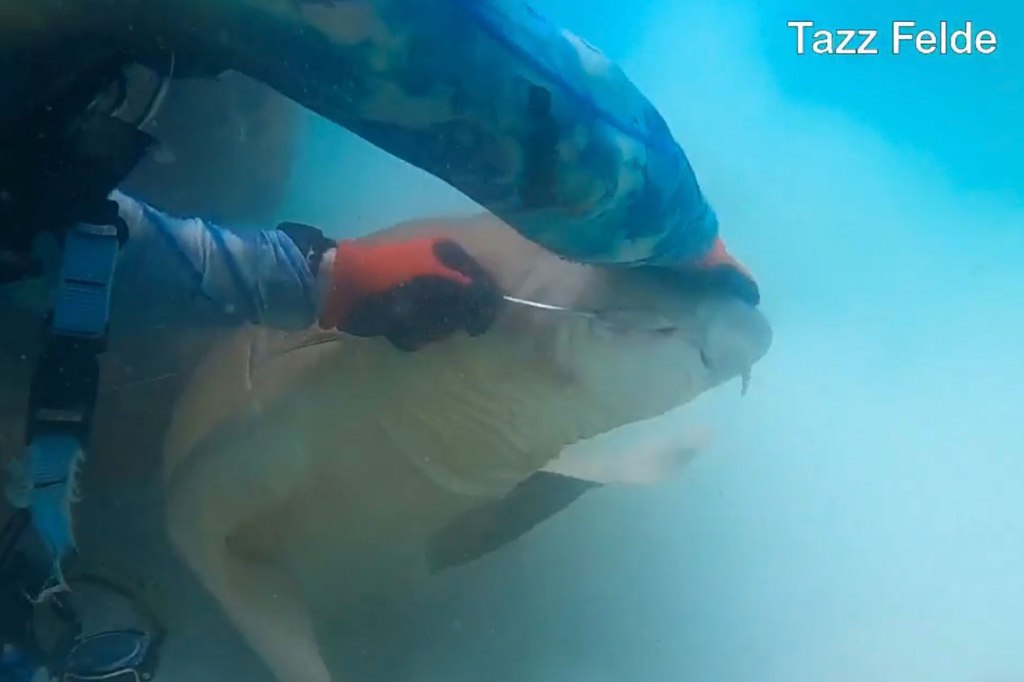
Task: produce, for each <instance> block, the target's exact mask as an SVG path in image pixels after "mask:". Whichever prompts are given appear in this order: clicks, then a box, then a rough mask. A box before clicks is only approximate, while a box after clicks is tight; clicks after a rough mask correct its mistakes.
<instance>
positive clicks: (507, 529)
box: [427, 471, 599, 573]
mask: <svg viewBox="0 0 1024 682" xmlns="http://www.w3.org/2000/svg"><path fill="white" fill-rule="evenodd" d="M598 486H599V484H598V483H593V482H591V481H584V480H580V479H577V478H569V477H566V476H561V475H559V474H554V473H548V472H544V471H539V472H537V473H535V474H533V475H532V476H530V477H529V478H527V479H526V480H525V481H523V482H522V483H520V484H519V485H517V486H516V487H515V488H513V489H512V491H511V492H509V493H508V494H507V495H506V496H505V497H502V498H501V499H499V500H495V501H493V502H488V503H485V504H482V505H480V506H478V507H475V508H473V509H471V510H470V511H468V512H465V513H464V514H462V515H461V516H459V517H458V518H456V519H455V520H454V521H452V522H451V523H449V524H448V525H447V526H445V527H444V528H442V529H441V530H440V531H438V532H437V533H435V534H434V536H433V537H432V538H431V541H430V543H429V545H428V547H427V566H428V567H429V568H430V570H431V572H434V573H437V572H439V571H443V570H445V569H448V568H453V567H456V566H461V565H463V564H467V563H470V562H472V561H476V560H477V559H479V558H481V557H483V556H484V555H486V554H490V553H491V552H494V551H496V550H498V549H501V548H502V547H504V546H505V545H507V544H509V543H510V542H513V541H515V540H517V539H519V538H520V537H522V536H523V535H524V534H526V533H527V532H529V531H530V530H531V529H533V528H534V527H535V526H536V525H537V524H539V523H541V522H543V521H545V520H547V519H549V518H551V517H552V516H554V515H555V514H557V513H558V512H560V511H562V510H563V509H565V508H566V507H568V506H569V505H570V504H572V502H573V501H575V500H576V499H577V498H579V496H580V495H582V494H583V493H585V492H587V491H588V490H591V489H593V488H596V487H598Z"/></svg>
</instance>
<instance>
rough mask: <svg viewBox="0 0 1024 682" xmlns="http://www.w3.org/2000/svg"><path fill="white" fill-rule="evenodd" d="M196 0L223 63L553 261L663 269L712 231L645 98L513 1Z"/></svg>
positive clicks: (698, 249)
mask: <svg viewBox="0 0 1024 682" xmlns="http://www.w3.org/2000/svg"><path fill="white" fill-rule="evenodd" d="M197 1H198V0H194V2H197ZM203 1H204V4H203V7H204V8H205V9H204V12H205V15H204V19H205V21H206V22H207V25H206V27H205V29H195V31H197V32H207V33H210V35H211V36H212V35H217V36H219V37H218V40H220V41H222V42H223V41H225V40H227V41H229V42H231V43H234V44H238V45H244V46H245V47H246V49H244V50H238V51H237V53H236V54H235V55H234V57H232V60H233V64H232V65H233V66H234V67H236V68H238V69H239V70H241V71H244V72H246V73H248V74H249V75H250V76H253V77H255V78H257V79H259V80H261V81H263V82H265V83H267V84H269V85H271V86H272V87H274V88H275V89H277V90H279V91H281V92H282V93H284V94H285V95H287V96H288V97H290V98H292V99H294V100H296V101H298V102H300V103H301V104H303V105H305V106H307V107H309V108H311V109H313V110H315V111H317V112H319V113H320V114H322V115H324V116H325V117H327V118H329V119H331V120H333V121H335V122H337V123H339V124H341V125H343V126H345V127H347V128H348V129H350V130H352V131H353V132H354V133H356V134H358V135H359V136H361V137H363V138H364V139H366V140H368V141H370V142H371V143H373V144H374V145H376V146H378V147H380V148H382V149H384V150H385V151H388V152H390V153H392V154H394V155H396V156H398V157H400V158H402V159H404V160H406V161H408V162H410V163H412V164H414V165H416V166H418V167H420V168H422V169H424V170H426V171H428V172H429V173H431V174H433V175H435V176H437V177H439V178H441V179H443V180H445V181H446V182H448V183H449V184H451V185H452V186H454V187H455V188H456V189H458V190H460V191H462V192H463V193H465V194H466V195H467V196H469V197H470V198H472V199H474V200H475V201H477V202H478V203H479V204H481V205H482V206H484V207H485V208H487V209H489V210H490V211H492V212H493V213H495V214H496V215H498V216H499V217H501V218H502V219H504V220H505V221H506V222H508V223H509V224H511V225H513V226H514V227H515V228H516V229H518V230H519V231H520V232H521V233H523V234H524V235H525V236H526V237H528V238H530V239H532V240H534V241H536V242H538V243H540V244H542V245H544V246H546V247H547V248H549V249H551V250H553V251H555V252H557V253H559V254H561V255H563V256H566V257H569V258H572V259H577V260H583V261H590V262H619V263H638V262H652V263H658V264H676V263H679V262H681V261H683V260H686V259H691V258H695V257H698V256H700V255H703V254H704V253H705V252H706V251H707V250H708V249H709V248H710V247H711V245H712V243H713V241H714V238H715V236H716V235H717V221H716V218H715V215H714V212H713V211H712V209H711V207H710V206H709V205H708V202H707V201H706V200H705V197H704V196H703V193H702V192H701V189H700V187H699V185H698V183H697V179H696V177H695V175H694V172H693V170H692V168H691V167H690V164H689V161H688V160H687V158H686V155H685V154H684V152H683V150H682V148H681V147H680V146H679V145H678V144H677V143H676V141H675V139H674V138H673V136H672V134H671V132H670V131H669V129H668V127H667V125H666V124H665V122H664V120H663V119H662V118H661V116H660V115H659V114H658V112H657V111H656V110H655V108H654V106H653V105H652V104H651V103H650V102H649V101H648V100H647V99H646V98H645V97H644V96H643V94H642V93H641V92H640V91H639V90H638V89H637V88H636V87H635V86H634V84H633V83H632V82H631V81H630V80H629V79H628V78H627V77H626V76H625V75H624V73H623V72H622V71H621V70H620V69H619V68H618V67H617V66H616V65H615V64H614V63H612V62H610V61H609V60H608V59H607V58H606V57H605V56H604V55H602V54H601V53H600V52H599V51H598V50H596V49H595V48H593V47H592V46H590V45H588V44H587V43H586V42H584V41H583V40H581V39H580V38H578V37H575V36H573V35H572V34H570V33H568V32H567V31H564V30H562V29H560V28H558V27H556V26H553V25H552V24H551V23H549V22H548V21H547V20H545V19H544V18H543V17H541V16H539V15H538V14H537V13H535V12H534V11H533V10H532V9H531V8H530V7H529V6H528V5H527V4H525V3H524V2H522V0H346V1H345V2H334V1H328V0H294V2H290V3H274V4H271V3H264V2H260V1H259V0H230V1H229V0H203ZM214 6H216V7H217V8H218V9H219V12H212V13H211V12H210V10H211V9H212V8H213V7H214ZM192 35H193V38H194V37H195V33H193V34H192ZM282 54H286V55H287V59H286V60H282V59H281V58H280V56H281V55H282ZM396 191H397V190H396Z"/></svg>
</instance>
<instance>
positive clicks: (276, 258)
mask: <svg viewBox="0 0 1024 682" xmlns="http://www.w3.org/2000/svg"><path fill="white" fill-rule="evenodd" d="M111 198H112V199H114V200H115V201H117V203H118V206H119V212H120V215H121V217H122V218H123V219H124V220H125V222H126V223H127V225H128V233H129V239H128V241H127V243H126V244H125V246H124V250H123V252H122V254H121V258H120V259H119V261H118V273H117V281H116V284H115V288H114V320H113V323H114V324H115V325H117V326H130V327H138V326H148V325H157V324H159V325H175V324H182V325H188V326H193V327H194V326H197V325H202V324H230V323H242V322H252V323H255V324H262V325H266V326H269V327H274V328H279V329H301V328H305V327H308V326H309V325H311V324H312V323H313V322H314V321H315V319H316V315H317V301H318V299H319V292H318V289H317V286H318V284H317V277H316V276H315V274H314V273H313V272H311V269H310V265H309V263H308V262H307V259H306V257H305V255H304V254H303V253H302V252H301V251H300V249H299V247H298V246H296V243H295V242H294V241H293V240H292V239H291V238H289V236H288V235H287V234H286V233H285V232H283V231H281V230H258V231H252V232H241V231H232V230H228V229H225V228H223V227H220V226H218V225H215V224H213V223H210V222H208V221H205V220H202V219H200V218H189V219H182V218H173V217H171V216H168V215H166V214H164V213H162V212H160V211H158V210H157V209H155V208H153V207H152V206H149V205H147V204H145V203H143V202H141V201H138V200H136V199H133V198H132V197H129V196H128V195H126V194H124V193H122V192H114V193H113V194H112V195H111Z"/></svg>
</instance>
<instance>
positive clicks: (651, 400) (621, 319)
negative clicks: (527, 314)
mask: <svg viewBox="0 0 1024 682" xmlns="http://www.w3.org/2000/svg"><path fill="white" fill-rule="evenodd" d="M551 265H552V268H553V270H552V273H551V283H552V286H551V287H550V288H549V287H541V288H542V289H547V290H548V291H549V292H551V293H552V295H553V296H554V292H555V291H556V290H562V291H566V290H565V289H562V287H565V286H568V287H569V290H568V292H567V293H570V296H569V297H568V298H565V299H562V300H559V301H556V303H557V304H560V305H564V306H565V307H567V308H569V309H571V310H573V311H578V313H585V312H591V313H593V314H594V316H590V317H587V316H585V315H583V314H573V313H568V312H558V311H548V312H547V316H548V319H549V322H550V324H552V325H554V327H555V328H556V329H557V330H558V331H557V332H556V334H557V336H558V339H559V340H558V342H557V343H555V347H556V348H558V349H559V355H560V363H561V364H563V365H564V366H567V367H571V368H572V370H573V373H574V374H575V376H576V377H578V379H579V380H580V381H581V382H582V384H583V385H584V386H585V387H586V388H587V389H589V390H591V391H594V392H598V393H603V394H606V395H611V396H614V399H615V400H618V401H634V402H636V403H637V407H638V409H639V410H641V411H642V412H645V413H646V412H647V411H648V409H651V408H654V406H655V405H657V408H656V409H668V408H669V407H674V406H676V405H678V404H682V403H686V402H689V401H690V400H693V399H694V398H696V397H697V396H699V395H700V394H702V393H704V392H706V391H708V390H710V389H712V388H714V387H716V386H718V385H720V384H722V383H725V382H727V381H730V380H733V379H736V378H743V379H744V380H745V377H746V376H747V375H748V373H749V372H750V370H751V368H752V367H753V366H754V365H755V364H756V363H757V362H758V361H759V360H760V359H761V358H762V357H764V355H765V354H766V353H767V352H768V349H769V348H770V346H771V343H772V328H771V325H770V324H769V322H768V320H767V318H766V317H765V316H764V315H763V314H762V313H761V311H760V310H759V309H758V308H757V307H755V306H754V305H751V304H749V303H747V302H745V301H743V300H741V299H740V298H738V297H736V296H734V295H731V294H729V293H728V292H727V291H723V290H721V289H718V288H715V287H712V286H709V285H707V284H704V283H702V282H700V281H699V280H697V279H695V278H693V277H688V276H685V275H683V274H681V273H678V272H672V271H665V270H655V269H648V268H615V269H612V268H593V267H590V268H580V267H579V266H571V265H569V264H567V263H558V264H554V263H553V264H551ZM531 293H534V294H536V293H540V292H538V291H532V292H531ZM554 297H556V298H557V296H554ZM524 298H525V297H524ZM531 314H532V315H533V316H534V318H539V317H540V316H542V315H544V314H545V311H541V310H537V311H535V312H532V313H531ZM558 316H561V319H552V318H557V317H558ZM641 405H647V406H650V407H649V408H646V409H645V408H643V407H641ZM642 416H649V415H647V414H644V415H642Z"/></svg>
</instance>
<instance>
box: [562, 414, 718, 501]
mask: <svg viewBox="0 0 1024 682" xmlns="http://www.w3.org/2000/svg"><path fill="white" fill-rule="evenodd" d="M711 440H712V436H711V432H710V430H709V429H705V428H700V427H694V426H692V425H690V424H687V423H686V422H685V421H682V420H681V419H680V418H679V417H678V415H674V414H672V413H667V414H663V415H660V416H658V417H653V418H651V419H644V420H641V421H637V422H632V423H630V424H626V425H624V426H620V427H619V428H617V429H612V430H611V431H607V432H605V433H602V434H600V435H598V436H594V437H593V438H587V439H586V440H582V441H579V442H577V443H573V444H572V445H570V446H569V447H567V448H565V449H564V450H562V453H561V454H560V455H559V456H558V457H557V458H555V459H554V460H552V461H551V462H548V464H547V465H546V466H545V467H544V468H543V469H542V471H546V472H549V473H554V474H561V475H562V476H570V477H572V478H577V479H581V480H585V481H592V482H594V483H604V484H616V483H619V484H621V483H632V484H649V483H659V482H661V481H665V480H668V479H671V478H673V477H674V476H675V475H676V474H678V473H679V472H680V471H682V469H683V468H684V467H685V466H686V465H687V464H689V463H690V461H691V460H693V458H694V457H695V456H696V455H697V453H698V452H700V451H701V450H703V449H704V448H706V447H707V446H708V445H709V444H710V442H711Z"/></svg>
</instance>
